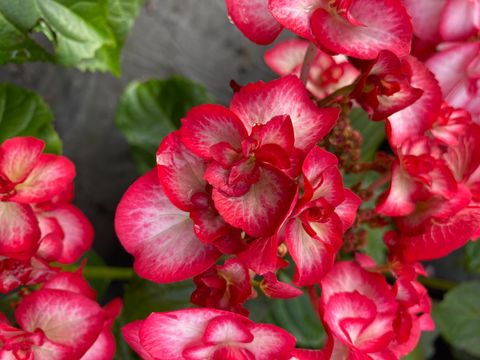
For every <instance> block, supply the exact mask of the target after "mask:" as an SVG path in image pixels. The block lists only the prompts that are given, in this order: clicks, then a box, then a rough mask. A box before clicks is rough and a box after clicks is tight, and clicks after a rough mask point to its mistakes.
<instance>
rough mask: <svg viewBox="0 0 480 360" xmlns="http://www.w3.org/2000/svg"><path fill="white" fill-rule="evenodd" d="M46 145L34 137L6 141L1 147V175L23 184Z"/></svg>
mask: <svg viewBox="0 0 480 360" xmlns="http://www.w3.org/2000/svg"><path fill="white" fill-rule="evenodd" d="M44 148H45V143H44V142H43V141H42V140H38V139H36V138H33V137H16V138H12V139H8V140H5V141H4V142H3V144H2V145H1V146H0V175H3V176H6V177H7V179H8V180H10V181H11V182H13V183H18V182H22V181H23V180H25V178H26V177H27V176H28V174H29V173H30V171H32V169H33V168H34V167H35V164H36V163H37V162H38V160H39V158H40V156H41V154H42V152H43V149H44Z"/></svg>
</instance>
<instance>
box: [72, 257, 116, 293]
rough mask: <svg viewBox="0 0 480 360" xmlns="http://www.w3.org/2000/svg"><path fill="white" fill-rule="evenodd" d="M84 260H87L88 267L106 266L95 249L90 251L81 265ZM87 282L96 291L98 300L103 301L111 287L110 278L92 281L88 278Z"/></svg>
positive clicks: (83, 258)
mask: <svg viewBox="0 0 480 360" xmlns="http://www.w3.org/2000/svg"><path fill="white" fill-rule="evenodd" d="M83 260H86V262H87V263H86V266H87V267H88V266H105V265H106V264H105V261H103V259H102V258H101V257H100V255H98V254H97V252H96V251H95V250H93V249H90V250H88V251H87V252H86V253H85V255H84V256H83V257H82V259H81V260H80V261H79V264H80V263H82V261H83ZM86 277H87V280H88V282H89V283H90V285H91V286H92V287H93V288H94V289H95V291H96V292H97V299H98V300H101V299H102V298H103V297H104V296H105V293H106V292H107V289H108V286H109V285H110V282H111V280H110V279H108V278H103V279H102V278H95V279H91V278H88V276H86Z"/></svg>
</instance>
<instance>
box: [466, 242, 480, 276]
mask: <svg viewBox="0 0 480 360" xmlns="http://www.w3.org/2000/svg"><path fill="white" fill-rule="evenodd" d="M465 268H466V269H467V270H468V271H470V272H479V273H480V240H477V241H470V242H469V243H468V244H467V246H465Z"/></svg>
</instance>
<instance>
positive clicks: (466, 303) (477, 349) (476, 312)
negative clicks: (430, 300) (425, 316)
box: [432, 281, 480, 356]
mask: <svg viewBox="0 0 480 360" xmlns="http://www.w3.org/2000/svg"><path fill="white" fill-rule="evenodd" d="M479 299H480V282H478V281H477V282H466V283H463V284H461V285H459V286H457V287H455V288H454V289H452V290H451V291H449V292H448V293H447V294H446V295H445V298H444V300H443V301H442V302H441V303H440V304H439V305H437V306H434V307H433V312H432V315H433V318H434V320H435V323H436V324H437V326H438V328H439V330H440V334H441V335H442V337H443V338H444V339H445V340H447V341H448V342H449V343H450V344H451V345H452V346H454V347H456V348H458V349H459V350H462V351H466V352H468V353H469V354H472V355H474V356H480V301H479Z"/></svg>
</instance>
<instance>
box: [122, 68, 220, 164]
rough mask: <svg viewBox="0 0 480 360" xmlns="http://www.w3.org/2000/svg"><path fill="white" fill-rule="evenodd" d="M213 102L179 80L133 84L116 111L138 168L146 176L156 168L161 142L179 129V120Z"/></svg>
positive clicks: (197, 88) (185, 80)
mask: <svg viewBox="0 0 480 360" xmlns="http://www.w3.org/2000/svg"><path fill="white" fill-rule="evenodd" d="M209 102H212V99H211V98H210V96H209V95H208V94H207V92H206V90H205V88H203V87H202V86H200V85H198V84H195V83H193V82H191V81H190V80H187V79H183V78H180V77H172V78H170V79H167V80H150V81H146V82H133V83H131V84H130V85H129V86H128V87H127V88H126V90H125V92H124V93H123V95H122V98H121V100H120V104H119V107H118V111H117V117H116V123H117V127H118V129H120V131H121V132H122V133H123V134H124V135H125V137H126V138H127V141H128V142H129V144H130V146H131V147H132V151H133V156H134V160H135V163H136V164H137V168H138V169H139V171H140V172H141V173H145V172H147V171H148V170H150V169H151V168H152V167H153V166H154V165H155V153H156V151H157V148H158V146H159V144H160V142H161V141H162V139H163V138H164V137H165V136H166V135H167V134H168V133H170V132H172V131H174V130H176V129H178V127H179V126H180V119H181V118H182V117H184V116H185V114H186V113H187V111H188V110H189V109H190V108H191V107H193V106H196V105H200V104H205V103H209Z"/></svg>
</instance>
